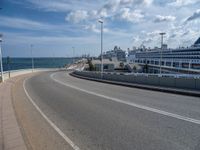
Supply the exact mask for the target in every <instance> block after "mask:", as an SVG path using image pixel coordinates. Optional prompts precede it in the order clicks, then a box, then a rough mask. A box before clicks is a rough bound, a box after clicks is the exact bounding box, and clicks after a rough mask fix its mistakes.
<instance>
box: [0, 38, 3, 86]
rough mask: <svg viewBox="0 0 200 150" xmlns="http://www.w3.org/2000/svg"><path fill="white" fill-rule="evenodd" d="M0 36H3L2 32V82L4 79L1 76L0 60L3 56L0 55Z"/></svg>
mask: <svg viewBox="0 0 200 150" xmlns="http://www.w3.org/2000/svg"><path fill="white" fill-rule="evenodd" d="M2 38H3V34H0V61H1V81H2V82H3V81H4V78H3V60H2V57H3V55H2V50H1V48H2V46H1V45H2V44H1V43H2V41H3V40H2Z"/></svg>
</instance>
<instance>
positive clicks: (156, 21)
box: [154, 15, 176, 23]
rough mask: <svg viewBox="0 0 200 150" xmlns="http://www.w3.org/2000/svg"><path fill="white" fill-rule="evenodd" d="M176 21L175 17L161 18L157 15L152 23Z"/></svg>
mask: <svg viewBox="0 0 200 150" xmlns="http://www.w3.org/2000/svg"><path fill="white" fill-rule="evenodd" d="M175 19H176V17H174V16H161V15H157V16H156V18H155V20H154V22H155V23H159V22H171V21H174V20H175Z"/></svg>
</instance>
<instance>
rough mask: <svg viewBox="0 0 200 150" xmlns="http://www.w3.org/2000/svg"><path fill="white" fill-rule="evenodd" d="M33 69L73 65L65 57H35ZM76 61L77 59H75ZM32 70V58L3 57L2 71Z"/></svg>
mask: <svg viewBox="0 0 200 150" xmlns="http://www.w3.org/2000/svg"><path fill="white" fill-rule="evenodd" d="M33 60H34V68H62V67H64V66H65V65H69V64H71V63H73V58H71V57H70V58H66V57H37V58H34V59H33ZM75 60H78V58H75ZM30 68H32V58H30V57H10V58H9V60H8V58H7V57H3V70H4V71H8V70H18V69H30Z"/></svg>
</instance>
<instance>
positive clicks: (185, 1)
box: [169, 0, 200, 7]
mask: <svg viewBox="0 0 200 150" xmlns="http://www.w3.org/2000/svg"><path fill="white" fill-rule="evenodd" d="M197 2H200V0H176V1H174V2H171V3H169V5H170V6H175V7H181V6H187V5H191V4H195V3H197Z"/></svg>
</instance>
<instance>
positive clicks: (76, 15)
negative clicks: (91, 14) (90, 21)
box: [65, 10, 88, 23]
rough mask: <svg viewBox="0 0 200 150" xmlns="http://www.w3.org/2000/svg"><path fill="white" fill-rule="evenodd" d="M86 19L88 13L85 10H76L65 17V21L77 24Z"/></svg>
mask: <svg viewBox="0 0 200 150" xmlns="http://www.w3.org/2000/svg"><path fill="white" fill-rule="evenodd" d="M87 18H88V12H87V11H85V10H77V11H72V12H70V13H69V14H68V15H67V16H66V17H65V20H66V21H69V22H73V23H79V22H81V21H84V20H86V19H87Z"/></svg>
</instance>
